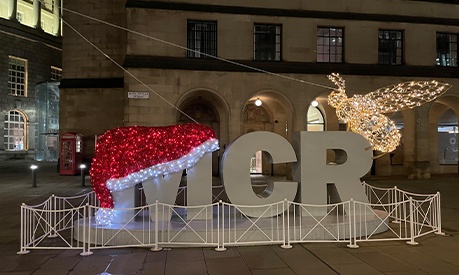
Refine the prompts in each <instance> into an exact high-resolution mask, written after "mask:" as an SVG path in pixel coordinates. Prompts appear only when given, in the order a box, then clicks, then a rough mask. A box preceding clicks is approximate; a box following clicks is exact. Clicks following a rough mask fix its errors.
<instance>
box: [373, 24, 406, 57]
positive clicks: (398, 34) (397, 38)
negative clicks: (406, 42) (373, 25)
mask: <svg viewBox="0 0 459 275" xmlns="http://www.w3.org/2000/svg"><path fill="white" fill-rule="evenodd" d="M402 54H403V33H402V31H395V30H379V33H378V63H379V64H388V65H402V62H403V56H402Z"/></svg>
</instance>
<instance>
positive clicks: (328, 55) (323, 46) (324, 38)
mask: <svg viewBox="0 0 459 275" xmlns="http://www.w3.org/2000/svg"><path fill="white" fill-rule="evenodd" d="M343 32H344V31H343V29H342V28H317V62H324V63H342V62H343Z"/></svg>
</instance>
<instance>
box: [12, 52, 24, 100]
mask: <svg viewBox="0 0 459 275" xmlns="http://www.w3.org/2000/svg"><path fill="white" fill-rule="evenodd" d="M8 76H9V78H8V90H9V94H10V95H14V96H26V95H27V60H25V59H21V58H16V57H12V56H10V58H9V68H8Z"/></svg>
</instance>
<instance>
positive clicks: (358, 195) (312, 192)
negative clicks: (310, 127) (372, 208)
mask: <svg viewBox="0 0 459 275" xmlns="http://www.w3.org/2000/svg"><path fill="white" fill-rule="evenodd" d="M370 146H371V145H370V143H368V141H367V140H366V139H365V138H364V137H362V136H361V135H358V134H356V133H353V132H298V133H294V135H293V147H294V148H295V151H296V152H297V155H298V156H299V159H298V162H297V163H294V164H293V179H294V180H296V181H299V182H301V186H300V192H299V194H300V200H301V202H302V203H305V204H316V205H325V204H327V184H335V186H336V190H337V191H338V194H339V198H338V200H341V201H347V200H349V199H351V198H353V199H354V200H357V201H361V202H368V199H367V196H366V195H365V192H364V189H363V187H362V184H361V182H360V178H361V177H362V176H364V175H365V174H366V173H367V172H368V170H370V168H371V165H372V156H373V152H372V150H365V148H367V147H370ZM327 149H331V150H335V152H338V153H337V154H336V160H335V162H336V163H333V164H331V163H327Z"/></svg>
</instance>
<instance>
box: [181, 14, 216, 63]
mask: <svg viewBox="0 0 459 275" xmlns="http://www.w3.org/2000/svg"><path fill="white" fill-rule="evenodd" d="M187 28H188V38H187V47H188V49H189V50H188V51H187V52H188V53H187V56H188V57H191V58H210V57H211V56H217V22H213V21H195V20H188V27H187Z"/></svg>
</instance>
